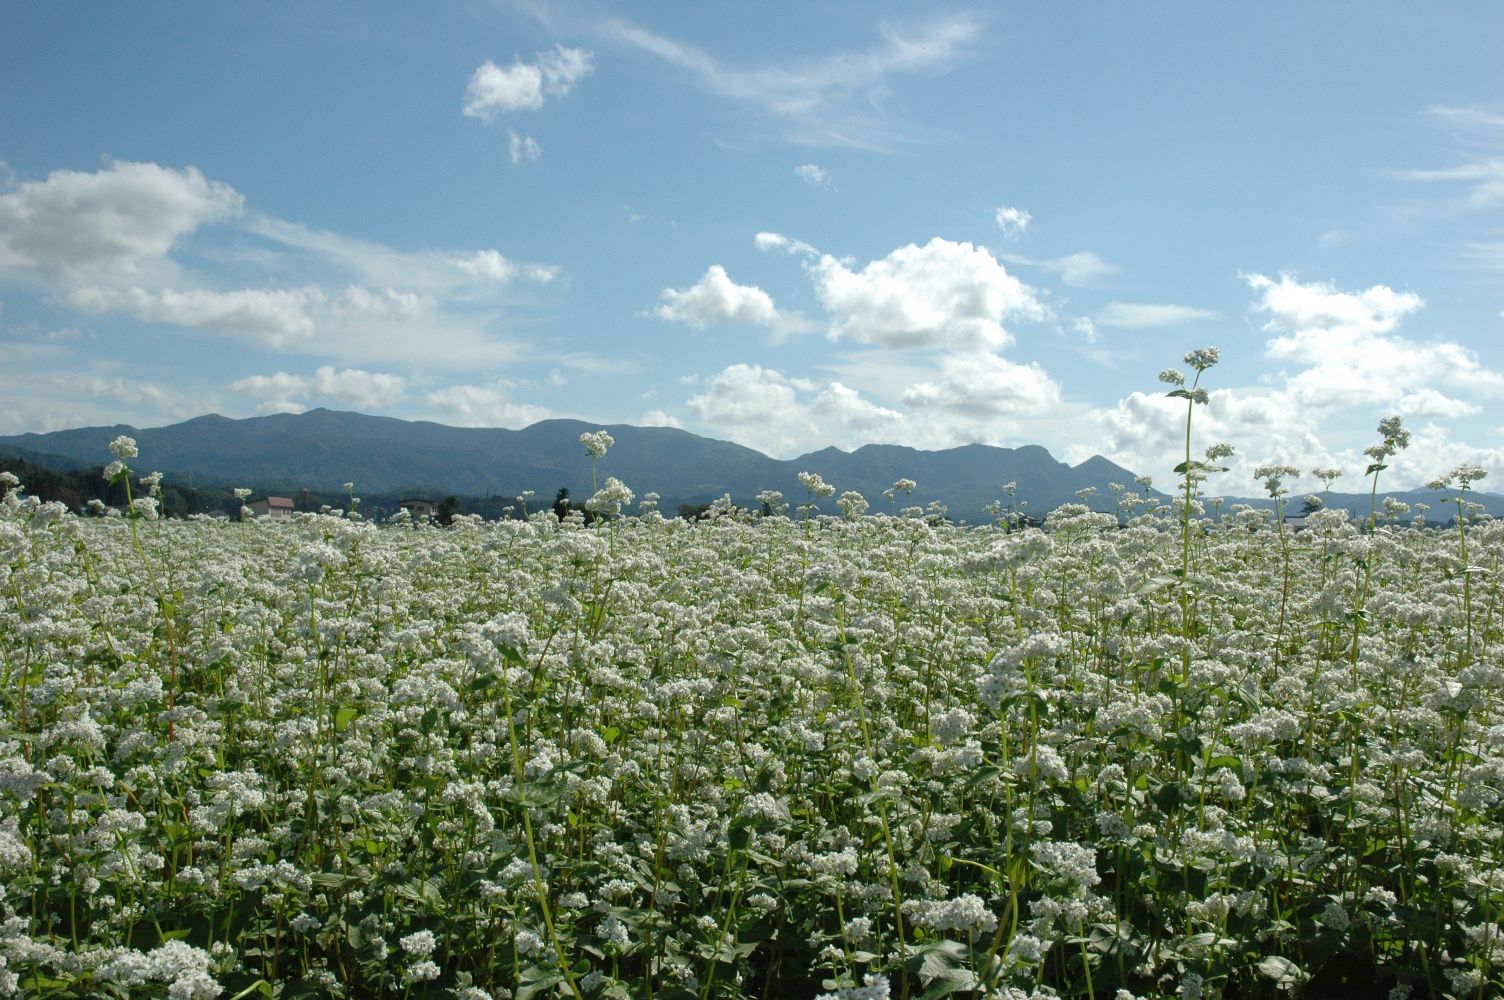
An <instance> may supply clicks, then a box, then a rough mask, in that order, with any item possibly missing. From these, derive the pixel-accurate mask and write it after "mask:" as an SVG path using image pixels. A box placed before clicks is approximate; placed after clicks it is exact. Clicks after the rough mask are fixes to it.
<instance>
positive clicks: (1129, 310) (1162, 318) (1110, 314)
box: [1096, 302, 1217, 330]
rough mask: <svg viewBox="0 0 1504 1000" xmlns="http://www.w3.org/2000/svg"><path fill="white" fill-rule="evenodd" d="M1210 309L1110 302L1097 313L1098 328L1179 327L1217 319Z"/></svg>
mask: <svg viewBox="0 0 1504 1000" xmlns="http://www.w3.org/2000/svg"><path fill="white" fill-rule="evenodd" d="M1216 318H1217V314H1216V313H1214V312H1212V311H1211V310H1210V309H1197V308H1196V307H1194V306H1177V305H1168V304H1153V303H1147V302H1109V303H1107V305H1105V306H1103V307H1102V310H1101V312H1099V313H1097V316H1096V324H1097V325H1098V326H1115V327H1122V328H1125V329H1129V330H1143V329H1147V328H1150V327H1156V326H1178V325H1180V324H1182V323H1194V322H1198V321H1200V320H1208V319H1216Z"/></svg>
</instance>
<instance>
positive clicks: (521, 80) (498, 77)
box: [465, 45, 595, 122]
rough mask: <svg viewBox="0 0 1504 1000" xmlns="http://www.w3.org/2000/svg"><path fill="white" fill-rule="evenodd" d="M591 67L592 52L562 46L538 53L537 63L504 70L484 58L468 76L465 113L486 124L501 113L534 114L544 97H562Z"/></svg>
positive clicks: (592, 67) (593, 60) (593, 62)
mask: <svg viewBox="0 0 1504 1000" xmlns="http://www.w3.org/2000/svg"><path fill="white" fill-rule="evenodd" d="M594 68H595V54H594V53H592V52H587V51H585V50H584V49H570V48H565V47H564V46H562V45H555V46H554V49H553V51H552V52H540V53H538V60H537V62H533V63H525V62H523V61H522V60H521V59H518V60H517V61H516V62H514V63H512V65H510V66H508V67H506V68H505V69H503V68H502V67H500V66H497V65H496V64H495V63H494V62H492V61H491V60H489V59H487V60H486V61H485V62H484V63H482V64H481V66H480V68H478V69H477V70H476V71H475V73H474V74H473V75H472V76H471V77H470V86H469V87H468V88H466V90H465V114H467V115H469V116H471V117H472V118H479V119H481V120H483V121H488V122H489V121H492V120H494V119H495V118H496V116H497V115H498V114H501V113H503V112H512V111H537V110H538V109H539V108H541V107H543V102H544V99H545V98H549V97H563V96H564V95H565V94H567V93H569V91H570V90H572V89H573V88H574V85H575V84H576V83H579V82H580V81H581V80H582V79H584V78H585V77H586V76H589V75H590V72H591V70H593V69H594Z"/></svg>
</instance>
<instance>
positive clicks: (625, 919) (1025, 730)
mask: <svg viewBox="0 0 1504 1000" xmlns="http://www.w3.org/2000/svg"><path fill="white" fill-rule="evenodd" d="M1188 360H1190V359H1188ZM1213 360H1215V359H1214V358H1213ZM1193 367H1196V369H1197V375H1198V376H1199V374H1200V372H1201V370H1202V366H1199V365H1195V364H1194V363H1193ZM1172 384H1175V385H1178V386H1179V388H1178V389H1177V390H1176V393H1178V394H1180V395H1182V396H1183V397H1184V398H1186V400H1187V406H1188V413H1189V411H1190V410H1191V409H1193V408H1194V403H1195V401H1196V399H1195V389H1194V383H1193V387H1192V388H1191V389H1186V388H1185V387H1184V385H1183V384H1181V383H1172ZM1381 431H1383V433H1384V441H1385V444H1384V445H1383V446H1380V447H1378V448H1377V449H1376V454H1375V464H1376V465H1382V463H1383V462H1384V461H1385V460H1386V459H1387V458H1388V457H1389V455H1392V454H1393V453H1394V452H1395V450H1396V448H1397V447H1400V446H1402V445H1403V443H1404V441H1403V438H1402V437H1401V435H1402V434H1403V432H1402V430H1401V429H1400V428H1399V426H1398V423H1397V422H1395V423H1389V424H1387V426H1386V427H1385V428H1381ZM594 444H595V445H596V446H598V449H597V448H592V442H590V441H587V442H586V446H587V450H590V451H591V452H592V455H593V457H595V458H600V457H601V455H603V454H604V450H605V446H606V445H607V444H609V440H604V441H601V440H597V441H595V442H594ZM102 445H103V442H102ZM117 452H118V453H120V454H121V455H122V457H133V450H132V449H129V447H128V445H126V444H120V445H118V446H117ZM1209 468H1210V466H1209V464H1208V463H1202V462H1191V461H1190V460H1189V456H1188V457H1187V463H1186V465H1185V466H1184V467H1183V468H1182V470H1181V471H1182V473H1183V474H1185V475H1186V476H1187V479H1188V482H1187V493H1186V495H1185V497H1189V499H1190V503H1189V505H1187V504H1186V503H1185V497H1182V499H1181V501H1180V502H1179V503H1178V504H1175V503H1172V504H1160V505H1156V504H1153V503H1148V502H1144V501H1142V500H1140V498H1138V497H1136V496H1135V495H1133V494H1130V493H1127V492H1126V491H1124V492H1123V493H1122V495H1121V496H1120V497H1119V500H1120V505H1121V508H1122V510H1121V513H1122V517H1121V520H1120V518H1118V517H1114V516H1112V515H1107V514H1094V513H1091V512H1089V511H1088V510H1087V509H1086V508H1085V507H1084V506H1070V507H1066V508H1062V509H1061V510H1059V511H1056V512H1055V513H1054V514H1052V515H1051V516H1050V517H1049V518H1048V519H1047V521H1046V523H1045V524H1044V526H1043V528H1042V529H1040V528H1020V527H1018V526H1017V525H1016V524H1009V523H1007V519H1006V518H1004V519H1003V523H1000V524H996V525H988V526H984V527H970V528H966V527H957V526H955V525H951V524H948V523H945V522H943V521H939V520H938V519H936V518H933V517H928V518H927V517H925V516H924V515H923V512H921V511H919V510H918V509H914V508H911V509H909V510H908V511H907V512H906V513H905V512H903V511H899V510H897V509H896V508H897V504H894V505H893V507H894V509H893V510H892V512H891V513H884V514H866V513H861V512H860V508H861V507H863V506H865V504H860V505H859V504H857V502H856V500H855V499H854V498H852V497H847V498H846V501H847V502H846V503H845V504H844V505H842V509H843V510H844V512H845V513H844V515H843V516H829V515H828V514H827V515H820V514H817V513H816V512H814V511H813V510H802V511H801V510H799V509H796V510H794V511H792V512H790V513H788V514H785V513H782V512H780V511H778V510H777V509H775V510H774V513H772V514H771V515H761V516H760V515H757V514H754V513H748V512H746V511H737V510H736V509H734V508H730V507H729V506H726V505H722V506H721V507H719V508H717V510H716V511H715V512H714V513H716V515H717V516H714V517H713V518H711V519H708V520H704V521H701V522H698V523H689V522H686V521H682V520H677V519H673V520H669V519H664V518H662V517H661V516H659V515H657V514H656V513H653V512H651V511H648V512H646V513H643V514H641V515H639V516H620V515H618V516H610V515H611V514H612V512H613V510H614V508H613V507H612V506H611V505H613V504H618V503H630V501H631V499H632V498H631V497H630V494H629V491H627V490H626V489H625V488H624V487H620V484H615V485H608V487H607V489H606V490H603V491H602V495H605V501H604V504H605V507H606V511H605V513H604V514H603V516H601V517H600V518H598V519H597V520H596V521H595V523H593V524H592V525H590V526H586V525H585V524H583V523H582V522H580V521H578V520H572V521H568V522H565V523H563V524H561V523H559V522H558V520H557V519H556V518H555V517H553V515H552V513H547V514H544V515H542V516H538V517H534V518H532V519H530V520H513V521H503V522H494V523H480V522H478V521H476V520H473V519H465V518H461V519H460V520H459V522H458V523H457V524H456V525H455V526H454V527H453V528H450V529H439V528H436V527H432V526H428V525H409V524H406V523H396V524H386V525H374V524H369V523H365V522H363V521H361V520H360V519H359V518H358V517H351V516H350V515H348V514H345V513H342V512H330V513H326V514H319V515H300V516H299V517H298V518H297V519H296V520H295V521H294V522H293V523H291V524H274V523H234V522H227V521H224V520H216V519H207V518H202V519H192V520H188V521H163V520H157V519H155V518H154V517H152V516H151V514H152V510H151V504H150V502H149V498H147V501H146V502H144V503H143V502H141V501H137V503H136V505H135V507H134V510H133V511H132V512H128V513H127V514H126V515H118V514H114V515H110V516H97V517H75V516H73V515H71V514H68V513H66V512H65V511H63V510H62V509H61V508H59V507H57V506H56V505H48V504H40V503H38V502H36V501H35V500H32V499H28V498H25V497H24V494H23V492H22V490H20V489H17V488H15V487H14V486H12V488H11V489H10V490H9V492H8V493H7V495H6V497H5V499H4V501H3V503H0V591H3V597H0V670H3V673H4V683H3V687H0V697H3V699H4V702H3V719H0V726H3V732H0V993H3V994H5V995H18V994H19V995H26V996H39V997H42V996H47V997H51V996H56V997H63V996H76V997H82V996H89V997H116V996H118V997H124V996H132V997H135V996H171V997H184V998H187V997H202V998H208V997H215V996H221V997H258V996H268V997H270V996H280V997H296V996H342V997H392V998H405V997H421V996H431V997H458V998H463V1000H482V998H486V997H490V998H502V997H516V998H525V997H553V996H572V997H614V998H631V1000H638V998H661V1000H670V998H691V997H694V998H701V1000H708V998H712V997H722V998H726V997H762V998H814V997H817V996H824V997H834V998H839V1000H865V998H873V1000H881V998H889V997H892V998H899V997H907V998H919V997H927V998H928V997H942V996H958V997H998V998H1015V1000H1021V998H1025V997H1035V996H1056V995H1059V996H1071V997H1089V998H1092V1000H1095V998H1103V1000H1107V998H1114V997H1116V998H1118V1000H1122V998H1125V997H1134V998H1139V997H1167V996H1175V997H1180V998H1185V1000H1195V998H1197V997H1214V996H1224V997H1262V996H1270V997H1274V996H1307V997H1327V996H1353V997H1382V996H1385V995H1390V996H1396V997H1403V996H1407V995H1414V996H1417V997H1421V996H1442V995H1450V996H1456V997H1474V996H1477V997H1482V996H1496V995H1499V992H1500V990H1501V989H1504V941H1501V937H1500V933H1501V932H1500V926H1499V913H1500V908H1501V906H1504V866H1501V862H1504V813H1501V804H1504V713H1501V688H1504V663H1501V657H1500V630H1501V621H1500V614H1501V608H1500V592H1499V583H1498V580H1499V576H1498V573H1499V569H1500V566H1499V563H1500V557H1501V553H1504V526H1501V525H1500V524H1498V523H1494V522H1476V523H1471V524H1470V523H1468V522H1467V521H1466V519H1465V518H1464V519H1463V520H1462V522H1461V523H1458V522H1456V521H1454V522H1453V523H1452V524H1451V525H1450V526H1449V527H1447V528H1445V529H1440V530H1438V529H1436V528H1434V527H1432V528H1426V527H1422V526H1420V525H1419V524H1412V523H1410V522H1409V521H1408V520H1403V519H1402V518H1401V516H1400V512H1399V511H1398V510H1397V509H1396V508H1395V507H1394V506H1393V505H1391V506H1390V508H1389V511H1388V514H1387V516H1386V515H1384V514H1383V513H1380V514H1379V516H1377V517H1375V518H1374V519H1373V522H1372V523H1370V522H1369V521H1368V520H1366V519H1365V520H1364V521H1362V522H1355V521H1351V520H1349V518H1348V515H1347V514H1346V512H1342V511H1331V512H1322V513H1318V514H1315V515H1314V516H1312V517H1311V518H1310V519H1309V522H1310V527H1309V528H1308V530H1304V531H1301V532H1298V533H1295V532H1292V531H1291V530H1290V529H1289V528H1288V527H1286V526H1285V525H1284V524H1283V523H1282V522H1281V521H1276V520H1275V519H1274V518H1273V517H1271V516H1270V514H1269V513H1268V512H1260V511H1252V510H1227V511H1220V512H1219V511H1216V510H1214V509H1213V508H1212V507H1210V506H1207V507H1203V506H1202V503H1201V501H1200V500H1199V499H1198V498H1197V496H1196V491H1195V487H1196V480H1197V479H1199V478H1200V475H1202V474H1204V473H1205V472H1207V471H1209ZM1292 471H1293V470H1282V469H1278V468H1276V469H1273V470H1269V475H1270V479H1271V485H1272V486H1274V487H1275V489H1274V491H1273V492H1275V493H1281V492H1282V488H1281V481H1282V477H1287V476H1288V475H1289V474H1290V473H1291V472H1292ZM1461 471H1462V472H1463V475H1462V477H1461V478H1462V481H1463V484H1466V483H1467V482H1469V481H1470V480H1471V479H1475V478H1478V476H1480V475H1481V473H1480V472H1478V471H1477V470H1461ZM112 473H113V474H116V475H124V474H125V473H124V471H123V467H121V468H115V469H113V470H112ZM1370 474H1373V475H1375V476H1376V475H1377V472H1376V471H1374V470H1373V469H1371V470H1370ZM903 485H909V486H911V485H912V484H900V486H903ZM804 486H805V488H806V490H807V492H808V494H809V499H810V500H811V501H818V500H819V499H821V497H822V496H824V495H829V490H828V488H826V487H824V485H823V484H822V483H821V482H819V480H818V479H817V478H816V477H808V478H807V479H806V481H805V483H804ZM612 490H615V491H616V492H614V493H612V492H610V491H612ZM1458 509H1459V511H1461V512H1463V513H1465V512H1466V506H1465V503H1459V505H1458ZM834 512H835V511H834V508H832V510H831V511H830V512H829V513H830V514H833V513H834ZM132 514H133V515H134V516H132ZM1214 515H1215V516H1214ZM1412 991H1413V992H1412Z"/></svg>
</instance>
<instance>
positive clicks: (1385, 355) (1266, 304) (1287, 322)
mask: <svg viewBox="0 0 1504 1000" xmlns="http://www.w3.org/2000/svg"><path fill="white" fill-rule="evenodd" d="M1247 281H1248V285H1249V287H1250V288H1252V289H1254V290H1255V291H1256V292H1258V293H1259V298H1258V299H1257V301H1255V303H1254V311H1255V312H1256V313H1261V314H1263V315H1264V316H1266V317H1267V320H1266V322H1265V324H1264V329H1265V331H1266V332H1268V333H1271V334H1273V336H1272V337H1271V338H1270V340H1269V341H1268V342H1267V344H1266V348H1265V349H1266V353H1267V354H1268V356H1269V357H1271V358H1274V359H1276V360H1279V361H1285V362H1289V363H1291V364H1293V365H1296V366H1299V367H1301V368H1303V369H1304V370H1302V371H1299V372H1297V373H1296V374H1294V375H1292V376H1291V377H1290V378H1289V381H1288V389H1289V391H1290V392H1291V393H1292V394H1293V395H1294V400H1295V401H1296V402H1299V403H1300V404H1301V405H1304V406H1311V407H1320V408H1332V407H1338V406H1361V405H1364V404H1367V405H1373V404H1375V403H1381V404H1384V405H1395V404H1396V403H1397V402H1398V401H1399V400H1400V399H1402V398H1404V397H1406V396H1407V395H1410V394H1414V393H1417V392H1420V391H1421V390H1425V389H1429V388H1433V386H1432V383H1435V384H1439V385H1450V386H1453V387H1456V388H1460V389H1464V390H1466V391H1469V392H1473V393H1481V394H1485V395H1488V396H1491V397H1494V398H1497V397H1499V396H1501V395H1504V373H1500V372H1497V371H1493V370H1492V369H1489V368H1487V367H1486V366H1485V365H1483V364H1482V363H1481V362H1480V361H1479V360H1478V357H1477V355H1476V354H1474V353H1473V352H1471V351H1469V350H1467V349H1466V348H1464V347H1462V346H1461V345H1460V344H1457V343H1454V342H1450V341H1441V340H1437V341H1429V342H1425V343H1422V342H1417V341H1414V340H1410V339H1408V338H1406V337H1402V336H1399V335H1397V334H1396V332H1395V330H1396V328H1397V327H1398V326H1399V324H1400V322H1401V321H1402V320H1403V319H1405V318H1406V317H1407V316H1409V315H1411V314H1412V313H1415V312H1417V311H1419V310H1420V309H1421V308H1422V307H1423V306H1424V305H1425V302H1424V301H1423V300H1422V299H1421V297H1420V296H1419V295H1416V294H1415V293H1413V292H1397V291H1395V290H1394V289H1392V288H1390V287H1389V286H1387V285H1374V286H1372V287H1371V288H1368V289H1365V290H1363V291H1361V292H1345V291H1341V290H1339V289H1337V288H1336V287H1334V286H1333V285H1331V284H1329V283H1326V282H1309V283H1302V282H1300V281H1298V280H1296V279H1295V278H1294V277H1292V276H1291V275H1288V274H1282V275H1280V277H1279V278H1278V280H1276V279H1273V278H1269V277H1266V276H1264V275H1261V274H1254V275H1250V276H1249V277H1248V278H1247ZM1426 398H1428V397H1424V396H1418V397H1417V400H1418V401H1419V400H1424V399H1426ZM1433 403H1434V400H1433ZM1413 405H1419V404H1418V402H1417V403H1415V404H1413Z"/></svg>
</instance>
